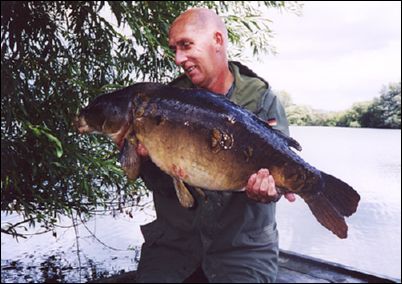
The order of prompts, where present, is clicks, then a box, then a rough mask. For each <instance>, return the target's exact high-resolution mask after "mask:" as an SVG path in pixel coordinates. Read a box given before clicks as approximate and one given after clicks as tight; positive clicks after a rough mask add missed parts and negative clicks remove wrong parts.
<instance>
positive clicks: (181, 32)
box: [169, 8, 228, 89]
mask: <svg viewBox="0 0 402 284" xmlns="http://www.w3.org/2000/svg"><path fill="white" fill-rule="evenodd" d="M227 42H228V35H227V30H226V27H225V24H224V23H223V21H222V20H221V18H219V16H218V15H217V14H215V13H214V12H213V11H211V10H208V9H204V8H195V9H190V10H187V11H186V12H184V13H183V14H181V15H180V16H179V17H177V18H176V20H175V21H174V22H173V23H172V25H171V27H170V30H169V47H170V48H171V49H172V50H173V52H174V53H175V60H176V64H177V65H178V66H181V67H182V68H183V69H184V72H185V74H186V75H187V76H188V78H189V79H190V80H191V81H192V82H193V84H195V85H197V86H199V87H202V88H206V89H213V88H212V86H213V84H216V80H222V78H221V79H218V78H219V77H222V76H223V74H224V73H225V72H226V71H227V70H228V59H227V51H226V49H227Z"/></svg>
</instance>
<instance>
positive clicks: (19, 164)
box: [1, 1, 299, 236]
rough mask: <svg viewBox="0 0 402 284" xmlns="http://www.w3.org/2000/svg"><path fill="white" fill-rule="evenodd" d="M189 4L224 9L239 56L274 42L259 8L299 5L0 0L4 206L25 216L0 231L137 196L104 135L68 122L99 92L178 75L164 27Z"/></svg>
mask: <svg viewBox="0 0 402 284" xmlns="http://www.w3.org/2000/svg"><path fill="white" fill-rule="evenodd" d="M195 6H204V7H205V6H207V7H209V8H211V9H214V10H216V11H217V13H218V14H220V15H222V16H223V17H224V19H225V21H226V23H227V25H228V27H229V37H230V39H231V41H232V43H233V46H234V48H233V49H232V51H233V52H232V54H234V55H235V56H236V59H239V58H238V57H239V56H242V52H241V51H242V50H245V49H247V48H251V49H252V50H253V51H254V53H255V54H258V53H263V52H266V51H269V50H270V49H271V48H272V46H270V44H269V39H270V37H271V30H270V29H269V26H270V21H269V20H268V19H267V18H265V17H264V16H263V14H262V11H264V9H265V8H277V9H287V10H295V11H298V10H299V7H298V5H297V4H295V3H290V2H285V1H279V2H276V1H264V2H258V3H252V2H246V1H233V2H231V1H135V2H116V1H99V2H92V1H2V2H1V209H2V210H3V211H7V212H18V213H19V214H21V215H22V217H23V221H22V222H20V223H18V224H8V225H6V226H3V228H2V232H3V233H9V234H13V235H20V236H22V232H23V231H21V230H19V229H21V228H22V227H23V226H25V225H26V224H25V223H26V222H29V224H30V225H34V224H35V223H37V222H40V223H41V224H42V225H44V226H45V228H47V229H48V230H52V228H54V224H55V223H56V222H57V218H58V216H61V215H69V216H71V215H72V214H78V215H82V214H91V213H92V212H93V210H94V209H95V208H97V207H100V206H103V207H104V208H110V207H113V206H117V207H121V206H124V205H125V204H127V202H129V201H131V200H137V199H138V196H140V193H139V189H141V186H140V184H136V183H133V182H129V181H128V180H127V179H126V178H125V177H124V174H123V172H122V170H121V169H120V168H119V165H118V164H117V159H116V157H117V155H118V153H117V151H116V149H115V147H114V146H113V145H112V144H110V141H108V140H107V139H105V138H103V137H97V136H93V135H92V136H79V135H77V133H76V131H75V129H74V128H73V127H72V124H71V123H72V120H73V118H74V116H75V114H76V113H77V111H78V109H80V108H81V107H82V106H83V105H85V104H86V103H87V102H88V101H89V100H90V99H92V98H94V97H95V96H96V95H99V94H100V93H103V92H105V91H108V90H112V89H116V88H119V87H122V86H127V85H129V84H133V83H134V82H136V81H141V80H148V81H160V82H166V81H168V80H170V79H171V78H172V77H173V76H175V75H177V69H176V67H175V66H174V61H173V60H172V54H171V53H170V52H169V49H168V46H167V34H168V27H169V24H170V23H171V22H172V21H173V19H174V18H175V17H176V16H178V15H179V14H180V13H181V12H183V11H185V10H186V9H187V8H189V7H195ZM263 8H264V9H263Z"/></svg>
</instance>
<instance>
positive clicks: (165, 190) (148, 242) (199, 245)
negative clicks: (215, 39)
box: [137, 62, 289, 283]
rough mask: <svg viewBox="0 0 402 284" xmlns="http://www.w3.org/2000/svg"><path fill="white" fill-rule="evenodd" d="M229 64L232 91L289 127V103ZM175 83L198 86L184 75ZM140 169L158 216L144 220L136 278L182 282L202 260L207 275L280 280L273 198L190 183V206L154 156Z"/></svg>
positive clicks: (246, 104) (233, 95)
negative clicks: (198, 189)
mask: <svg viewBox="0 0 402 284" xmlns="http://www.w3.org/2000/svg"><path fill="white" fill-rule="evenodd" d="M229 67H230V70H231V72H232V74H233V75H234V79H235V81H234V85H233V86H232V88H231V90H230V91H229V93H228V94H227V95H226V96H227V97H228V99H230V100H231V101H233V102H235V103H236V104H238V105H240V106H242V107H244V108H246V109H248V110H249V111H251V112H253V113H255V114H256V115H258V116H259V117H260V118H262V119H263V120H271V121H275V122H276V126H274V127H275V128H277V129H279V130H281V131H282V132H284V133H286V134H289V130H288V121H287V119H286V115H285V112H284V109H283V107H282V105H281V104H280V102H279V100H278V99H277V97H276V96H274V95H273V94H272V92H271V89H270V86H269V85H268V83H267V82H265V81H264V80H263V79H262V78H259V77H258V76H257V75H256V74H255V73H254V72H252V71H251V70H250V69H248V68H247V67H245V66H243V65H241V64H240V63H238V62H230V65H229ZM172 85H174V86H179V87H185V88H193V87H195V86H194V85H192V83H191V81H190V80H189V79H188V78H187V77H185V76H181V77H179V78H177V79H176V80H174V81H173V82H172ZM228 166H230V165H228ZM141 177H142V179H143V180H144V182H145V184H146V186H147V187H148V188H149V189H150V190H152V191H153V198H154V204H155V210H156V217H157V218H156V220H155V221H153V222H151V223H149V224H146V225H144V226H142V227H141V231H142V233H143V236H144V239H145V242H144V244H143V246H142V250H141V258H140V262H139V265H138V269H137V282H148V283H149V282H153V283H160V282H170V283H174V282H182V281H183V280H184V279H186V278H187V277H188V276H189V275H191V274H192V273H193V272H194V271H195V270H196V269H197V268H198V267H199V266H201V267H202V270H203V271H204V273H205V275H206V276H207V278H208V280H209V282H226V283H230V282H242V283H247V282H249V283H261V282H262V283H264V282H273V281H275V278H276V274H277V269H278V252H279V249H278V232H277V229H276V221H275V203H269V204H263V203H259V202H256V201H254V200H252V199H250V198H248V197H247V196H246V194H245V193H244V192H215V191H204V192H205V197H203V196H201V195H200V194H199V193H198V192H196V191H195V190H194V189H192V188H191V187H189V189H190V191H191V192H192V194H193V196H194V198H195V200H196V204H195V206H194V207H193V208H190V209H187V208H184V207H182V206H181V205H180V203H179V201H178V199H177V196H176V192H175V190H174V187H173V182H172V179H171V177H169V176H168V175H166V174H165V173H163V172H162V171H161V170H159V169H158V168H157V166H155V164H153V163H152V162H151V161H149V160H148V161H146V162H145V163H143V164H142V168H141Z"/></svg>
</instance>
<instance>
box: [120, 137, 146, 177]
mask: <svg viewBox="0 0 402 284" xmlns="http://www.w3.org/2000/svg"><path fill="white" fill-rule="evenodd" d="M136 146H137V143H136V141H135V143H133V141H131V142H129V140H128V139H124V144H123V148H122V150H121V152H120V157H119V162H120V164H121V167H122V169H123V170H124V172H125V173H126V175H127V177H128V178H129V179H131V180H136V179H137V178H138V176H139V174H140V167H141V158H140V156H139V155H138V154H137V151H136Z"/></svg>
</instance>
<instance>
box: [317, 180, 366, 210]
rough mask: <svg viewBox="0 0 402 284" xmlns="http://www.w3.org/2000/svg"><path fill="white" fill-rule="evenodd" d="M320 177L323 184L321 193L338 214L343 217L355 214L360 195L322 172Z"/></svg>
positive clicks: (345, 184)
mask: <svg viewBox="0 0 402 284" xmlns="http://www.w3.org/2000/svg"><path fill="white" fill-rule="evenodd" d="M321 176H322V177H323V179H324V183H325V189H324V192H323V193H324V195H325V196H326V197H327V199H328V200H329V201H330V202H331V204H332V205H333V206H334V207H335V208H336V209H337V210H338V212H339V213H340V214H341V215H343V216H345V217H349V216H350V215H352V214H353V213H355V212H356V209H357V205H358V203H359V200H360V195H359V194H358V193H357V192H356V191H355V190H354V189H353V188H352V187H351V186H349V185H348V184H347V183H345V182H343V181H341V180H340V179H337V178H336V177H334V176H331V175H329V174H326V173H324V172H321Z"/></svg>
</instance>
